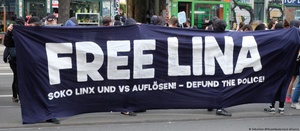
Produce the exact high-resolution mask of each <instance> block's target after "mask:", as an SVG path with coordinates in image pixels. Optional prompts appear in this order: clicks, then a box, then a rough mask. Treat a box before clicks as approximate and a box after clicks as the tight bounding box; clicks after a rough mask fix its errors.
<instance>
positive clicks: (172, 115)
mask: <svg viewBox="0 0 300 131" xmlns="http://www.w3.org/2000/svg"><path fill="white" fill-rule="evenodd" d="M6 99H8V98H6ZM11 105H12V104H11ZM268 105H269V104H246V105H239V106H235V107H230V108H227V109H226V110H227V111H229V112H231V113H232V117H225V116H216V115H215V111H212V112H208V111H207V110H206V109H170V110H147V112H144V113H138V114H137V116H124V115H121V114H120V113H119V112H104V113H87V114H81V115H76V116H72V117H67V118H59V120H60V121H61V124H59V125H56V124H52V123H37V124H29V125H23V124H22V120H21V111H20V106H18V105H17V104H13V106H7V107H1V106H0V114H1V119H0V130H1V129H7V128H28V127H62V126H78V125H100V124H128V123H156V122H166V123H169V122H176V121H177V122H178V121H202V120H216V119H243V118H266V117H285V116H299V115H300V110H295V109H292V108H291V107H290V104H286V105H285V106H286V107H285V114H284V115H280V114H279V113H276V114H269V113H266V112H264V111H263V109H264V108H266V107H268Z"/></svg>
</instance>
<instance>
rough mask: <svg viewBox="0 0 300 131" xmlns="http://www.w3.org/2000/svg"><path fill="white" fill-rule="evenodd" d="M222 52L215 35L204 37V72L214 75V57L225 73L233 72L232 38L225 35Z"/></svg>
mask: <svg viewBox="0 0 300 131" xmlns="http://www.w3.org/2000/svg"><path fill="white" fill-rule="evenodd" d="M224 38H225V47H224V54H223V53H222V50H221V49H220V47H219V44H218V42H217V41H216V39H215V37H213V36H208V37H205V56H204V61H205V74H206V75H215V66H216V65H215V59H216V61H218V63H219V65H220V68H221V69H222V71H223V72H224V74H225V75H229V74H232V73H233V47H234V44H233V39H232V37H229V36H225V37H224Z"/></svg>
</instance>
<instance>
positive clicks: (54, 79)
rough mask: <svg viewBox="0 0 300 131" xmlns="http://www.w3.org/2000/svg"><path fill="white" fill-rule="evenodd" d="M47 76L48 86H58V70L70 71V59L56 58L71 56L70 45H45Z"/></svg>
mask: <svg viewBox="0 0 300 131" xmlns="http://www.w3.org/2000/svg"><path fill="white" fill-rule="evenodd" d="M46 53H47V59H48V72H49V73H48V75H49V83H50V85H55V84H60V72H59V71H60V70H62V69H72V60H71V58H70V57H58V54H71V53H72V43H46Z"/></svg>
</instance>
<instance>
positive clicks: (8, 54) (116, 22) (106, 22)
mask: <svg viewBox="0 0 300 131" xmlns="http://www.w3.org/2000/svg"><path fill="white" fill-rule="evenodd" d="M57 20H58V19H57V17H56V16H55V15H53V14H49V15H47V16H46V17H44V18H43V19H42V20H40V19H39V17H36V16H32V17H30V18H27V19H24V18H22V17H16V18H15V23H14V25H19V26H79V25H78V21H77V19H76V18H75V17H71V18H70V19H69V20H67V21H66V22H65V23H64V24H59V23H58V21H57ZM135 24H141V23H138V22H137V21H136V20H134V19H133V18H126V17H125V16H123V15H116V16H115V17H114V19H112V18H111V17H103V19H102V22H101V26H122V25H135ZM150 24H153V25H157V26H168V27H171V28H187V29H197V27H195V26H192V25H191V21H190V19H188V18H187V20H186V22H185V23H183V24H182V25H179V22H178V19H177V18H176V17H174V16H172V17H171V18H170V19H169V20H168V22H166V21H165V20H164V18H163V17H161V16H156V15H153V16H152V17H151V18H150ZM226 27H227V24H226V22H225V21H224V20H222V19H219V18H218V17H213V18H212V20H209V22H208V24H207V25H206V27H205V30H211V31H216V32H223V31H225V29H226ZM253 27H254V26H253V24H244V23H243V22H241V23H239V25H238V27H237V29H236V31H238V32H244V31H257V30H275V29H285V28H290V27H297V28H299V27H300V21H299V20H292V21H291V22H288V21H287V20H285V21H283V22H278V21H276V20H272V21H270V23H269V24H268V25H267V24H265V23H262V22H256V26H255V28H253ZM7 29H8V31H7V33H6V35H5V38H4V45H5V46H6V49H5V52H4V53H5V55H4V59H3V60H4V61H5V62H8V63H9V65H10V67H11V69H12V71H13V74H14V77H13V84H12V92H13V93H12V94H13V98H12V101H13V102H16V103H17V102H19V103H20V99H19V90H18V80H17V79H18V75H17V70H16V64H17V63H16V59H17V58H16V51H15V43H14V39H13V35H12V30H13V24H11V25H9V26H8V28H7ZM297 75H299V63H298V62H297V66H296V68H295V73H294V75H293V77H292V80H291V82H290V85H289V87H288V91H287V95H286V100H285V101H279V108H278V112H279V113H281V114H283V113H284V104H285V102H287V103H291V107H292V108H294V109H300V104H299V101H298V99H299V96H300V79H299V82H298V84H297V86H296V89H295V90H294V93H293V95H292V88H293V83H294V82H295V79H296V77H297ZM279 94H280V92H279ZM207 110H208V111H212V110H213V109H207ZM145 111H146V110H141V111H128V112H121V114H123V115H129V116H136V113H137V112H145ZM264 111H266V112H269V113H275V112H276V110H275V99H274V100H273V102H272V103H271V105H270V107H269V108H265V109H264ZM216 114H217V115H223V116H231V113H229V112H227V111H226V110H225V109H223V108H220V109H216ZM47 122H52V123H55V124H59V123H60V122H59V120H57V119H56V118H52V119H49V120H47Z"/></svg>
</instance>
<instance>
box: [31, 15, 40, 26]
mask: <svg viewBox="0 0 300 131" xmlns="http://www.w3.org/2000/svg"><path fill="white" fill-rule="evenodd" d="M28 24H37V25H41V24H42V22H41V20H40V18H39V17H37V16H32V17H30V19H29V21H28Z"/></svg>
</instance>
